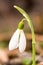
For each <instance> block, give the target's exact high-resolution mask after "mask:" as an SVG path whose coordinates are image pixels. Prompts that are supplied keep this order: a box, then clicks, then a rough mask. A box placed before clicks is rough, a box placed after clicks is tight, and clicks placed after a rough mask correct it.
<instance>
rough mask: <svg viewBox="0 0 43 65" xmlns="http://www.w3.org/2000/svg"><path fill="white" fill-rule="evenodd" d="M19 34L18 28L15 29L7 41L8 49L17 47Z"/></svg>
mask: <svg viewBox="0 0 43 65" xmlns="http://www.w3.org/2000/svg"><path fill="white" fill-rule="evenodd" d="M19 34H20V30H19V29H17V30H16V31H15V33H14V34H13V36H12V38H11V40H10V42H9V50H13V49H16V48H17V47H18V41H19Z"/></svg>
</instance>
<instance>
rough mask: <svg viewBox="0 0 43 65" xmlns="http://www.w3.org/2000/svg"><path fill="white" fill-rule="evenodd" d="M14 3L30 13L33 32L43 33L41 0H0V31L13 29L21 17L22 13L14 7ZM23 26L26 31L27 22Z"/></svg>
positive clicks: (42, 4)
mask: <svg viewBox="0 0 43 65" xmlns="http://www.w3.org/2000/svg"><path fill="white" fill-rule="evenodd" d="M14 5H18V6H20V7H21V8H23V9H24V10H25V11H26V12H27V13H28V14H29V15H30V17H31V19H32V22H33V25H34V28H35V32H36V33H42V34H43V0H0V33H1V32H6V31H14V30H15V29H16V28H17V25H18V22H19V21H20V20H21V19H22V15H21V14H20V13H19V12H18V11H16V10H15V9H14V7H13V6H14ZM26 26H27V28H26ZM25 28H26V31H28V25H27V24H25ZM29 31H30V30H29Z"/></svg>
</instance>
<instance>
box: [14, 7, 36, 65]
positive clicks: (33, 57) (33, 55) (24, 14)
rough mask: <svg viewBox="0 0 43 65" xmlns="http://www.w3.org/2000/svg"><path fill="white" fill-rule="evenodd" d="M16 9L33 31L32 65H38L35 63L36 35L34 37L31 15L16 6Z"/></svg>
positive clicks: (32, 31)
mask: <svg viewBox="0 0 43 65" xmlns="http://www.w3.org/2000/svg"><path fill="white" fill-rule="evenodd" d="M14 7H15V8H16V9H17V10H18V11H19V12H20V13H21V14H22V15H23V16H24V17H25V19H26V20H27V22H28V25H29V27H30V29H31V33H32V60H33V64H32V65H35V64H36V63H35V35H34V28H33V25H32V22H31V20H30V17H29V15H28V14H27V13H26V12H25V11H24V10H23V9H21V8H20V7H18V6H14Z"/></svg>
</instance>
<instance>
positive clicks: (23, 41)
mask: <svg viewBox="0 0 43 65" xmlns="http://www.w3.org/2000/svg"><path fill="white" fill-rule="evenodd" d="M25 48H26V37H25V34H24V32H23V30H22V31H21V34H20V42H19V51H20V52H23V51H24V50H25Z"/></svg>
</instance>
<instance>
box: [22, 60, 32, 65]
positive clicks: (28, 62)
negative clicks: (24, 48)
mask: <svg viewBox="0 0 43 65" xmlns="http://www.w3.org/2000/svg"><path fill="white" fill-rule="evenodd" d="M31 63H32V61H31V59H23V60H22V64H23V65H31Z"/></svg>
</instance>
